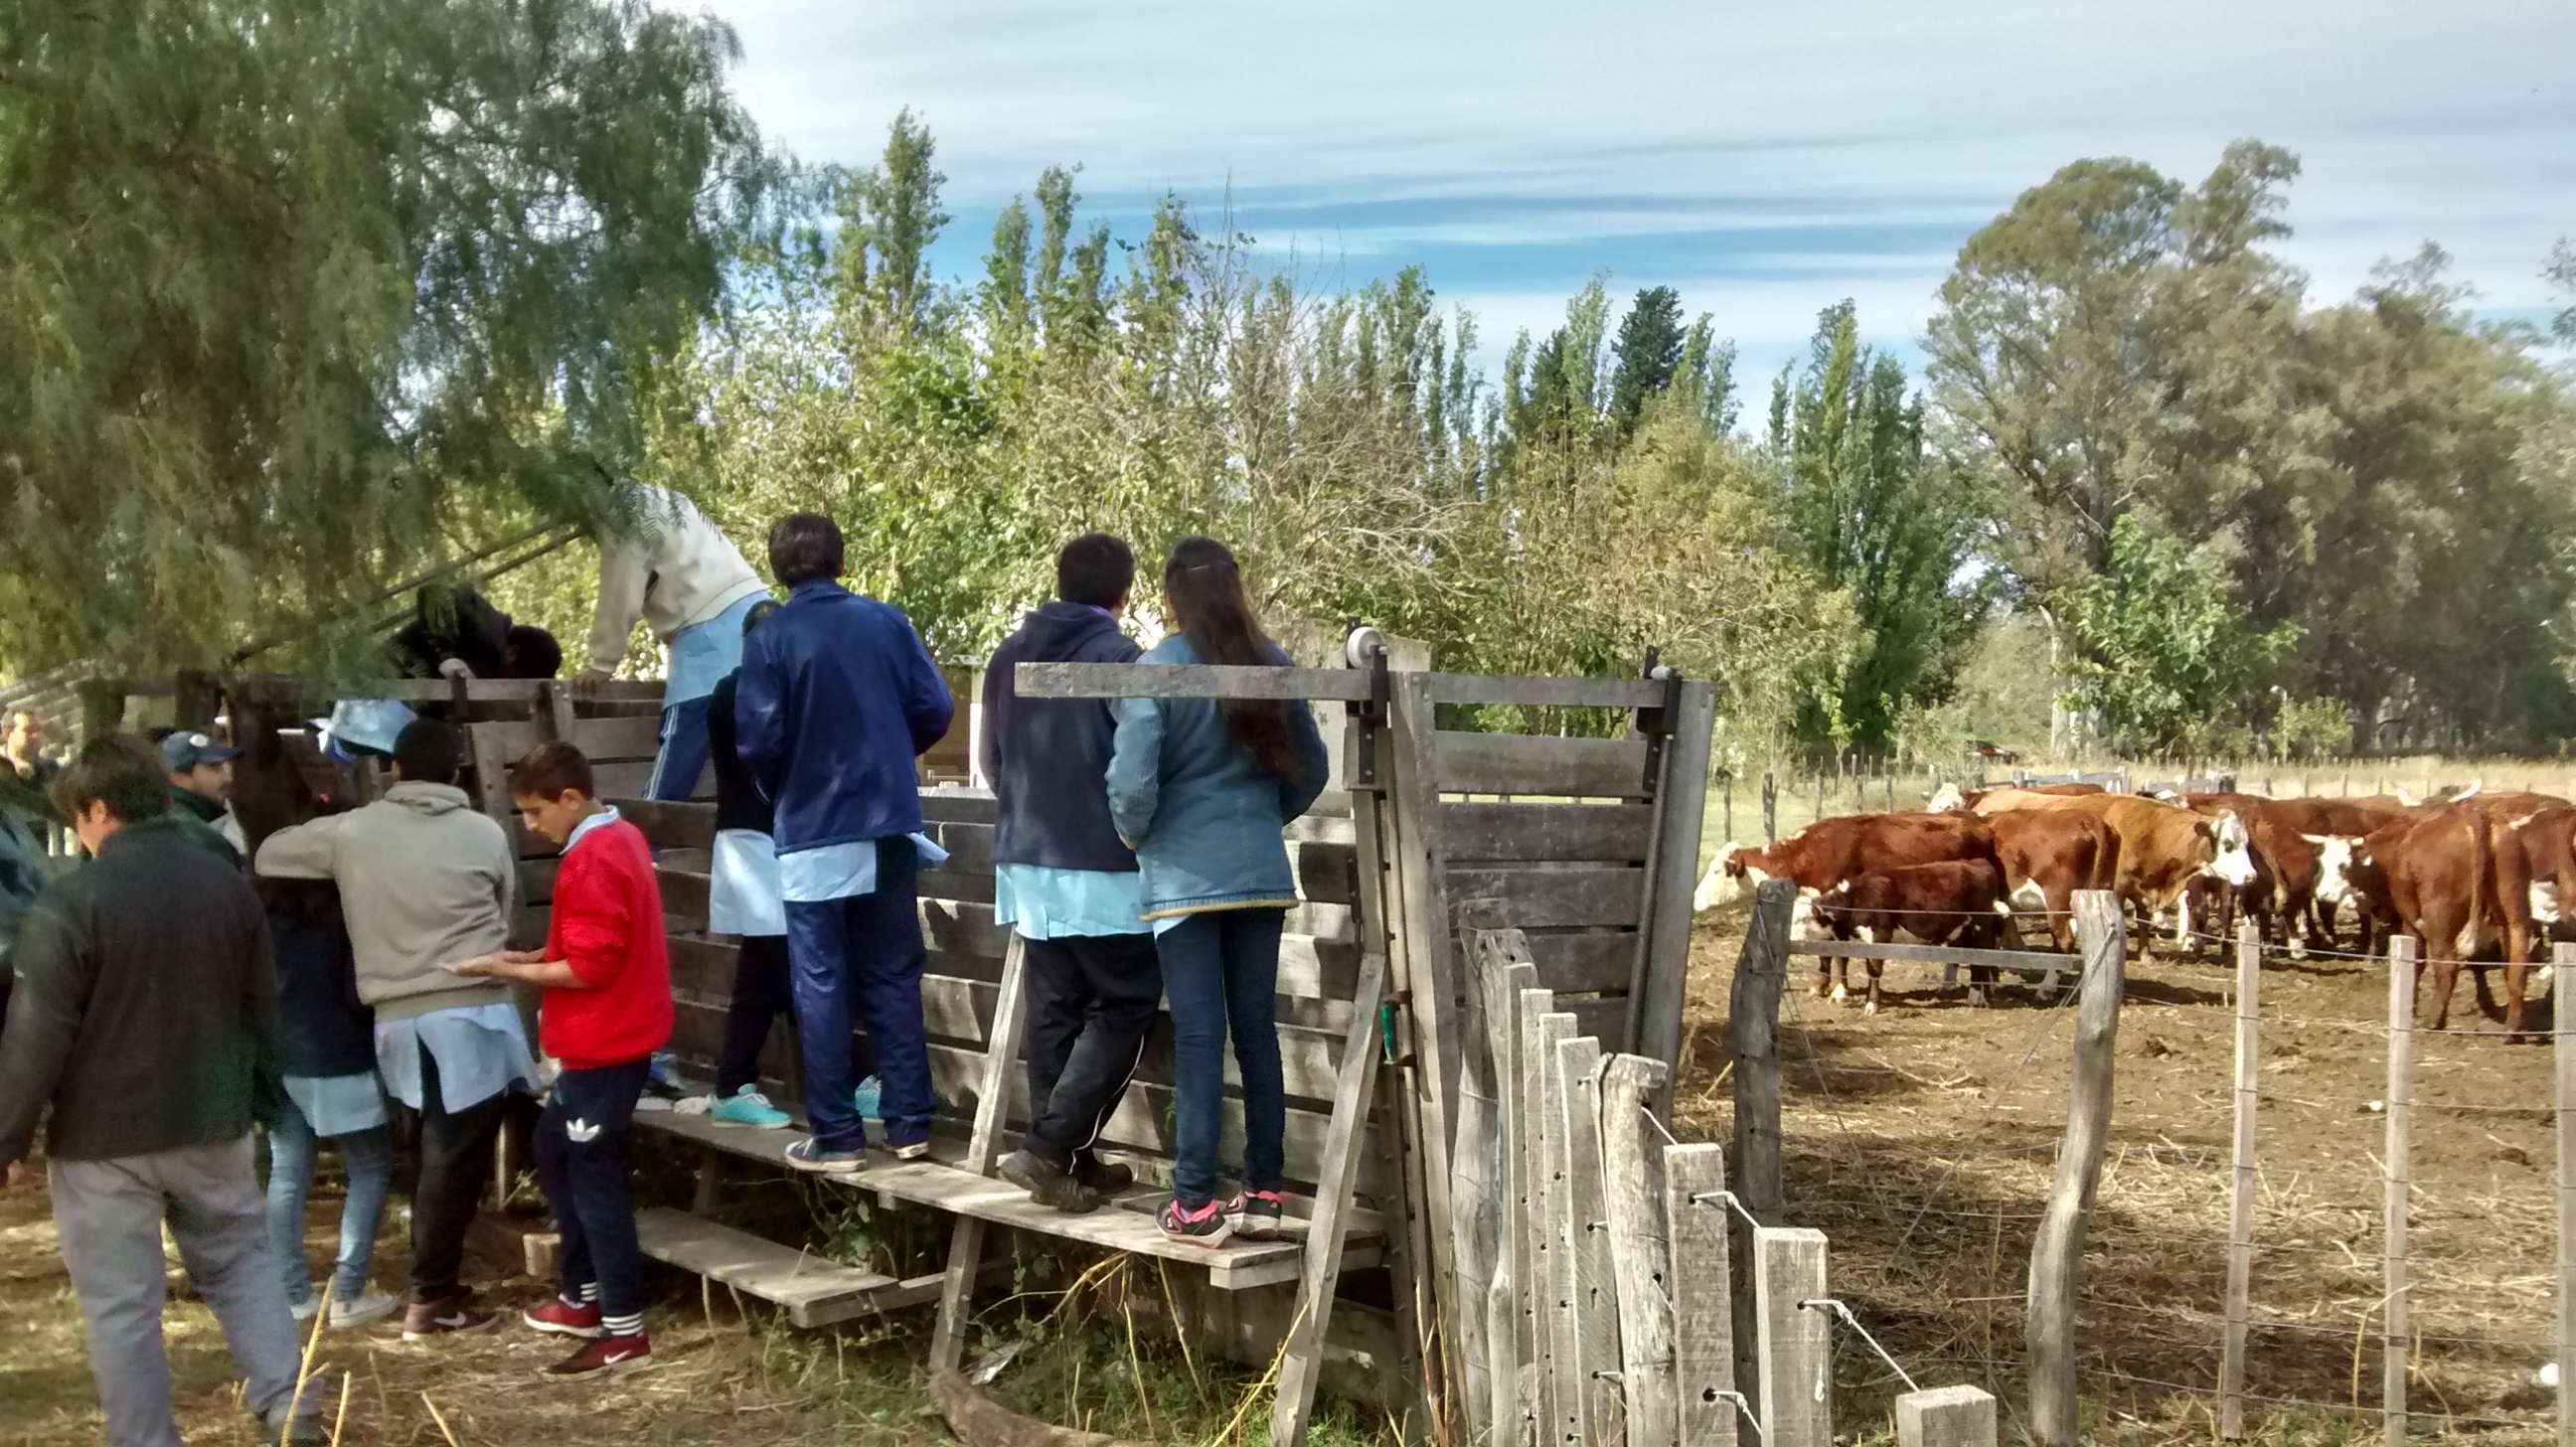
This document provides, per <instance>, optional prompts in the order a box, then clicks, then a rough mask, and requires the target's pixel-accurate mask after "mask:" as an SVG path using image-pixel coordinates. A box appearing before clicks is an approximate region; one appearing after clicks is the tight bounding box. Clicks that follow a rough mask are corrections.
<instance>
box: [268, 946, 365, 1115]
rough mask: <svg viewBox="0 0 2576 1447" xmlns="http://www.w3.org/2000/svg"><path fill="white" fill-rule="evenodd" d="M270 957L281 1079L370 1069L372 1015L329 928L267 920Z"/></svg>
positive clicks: (354, 970)
mask: <svg viewBox="0 0 2576 1447" xmlns="http://www.w3.org/2000/svg"><path fill="white" fill-rule="evenodd" d="M268 942H269V947H270V949H271V950H273V951H274V952H275V955H276V959H277V1052H278V1060H279V1064H280V1066H281V1067H282V1068H283V1069H284V1071H285V1072H286V1073H287V1074H288V1075H301V1076H310V1077H312V1078H315V1079H324V1080H327V1079H330V1078H332V1077H334V1076H341V1075H365V1074H368V1073H369V1072H371V1071H373V1070H374V1069H375V1068H376V1012H375V1011H373V1010H371V1009H369V1008H368V1007H367V1006H366V1005H365V1004H364V1003H363V1002H361V1001H360V1000H359V999H358V963H357V960H356V958H355V956H354V955H353V954H352V953H351V951H350V949H349V932H348V930H346V929H344V928H342V927H341V926H340V925H339V924H338V923H336V922H329V923H326V922H323V921H320V920H312V919H306V918H305V917H304V916H302V915H300V914H293V913H288V912H284V911H280V912H276V913H272V914H270V915H269V917H268Z"/></svg>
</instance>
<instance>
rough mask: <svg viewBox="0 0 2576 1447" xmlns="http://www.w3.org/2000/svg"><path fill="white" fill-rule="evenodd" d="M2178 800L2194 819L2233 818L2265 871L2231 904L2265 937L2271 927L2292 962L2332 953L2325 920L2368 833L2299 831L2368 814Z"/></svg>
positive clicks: (2254, 799)
mask: <svg viewBox="0 0 2576 1447" xmlns="http://www.w3.org/2000/svg"><path fill="white" fill-rule="evenodd" d="M2182 802H2183V805H2184V807H2186V808H2188V809H2190V810H2192V811H2193V812H2194V813H2198V814H2206V815H2209V816H2211V817H2212V818H2215V817H2217V816H2218V815H2220V814H2222V813H2233V814H2235V815H2236V817H2237V818H2239V819H2241V820H2243V821H2244V823H2245V829H2246V834H2247V836H2248V837H2249V839H2250V840H2251V841H2252V844H2253V847H2254V854H2255V859H2256V863H2257V864H2258V865H2260V866H2264V868H2263V869H2261V870H2260V871H2259V872H2258V875H2257V877H2256V878H2255V879H2254V880H2252V881H2251V882H2249V883H2247V884H2246V885H2245V886H2243V887H2242V888H2240V889H2238V890H2237V891H2235V893H2234V895H2233V899H2234V902H2236V903H2237V904H2240V905H2242V906H2243V907H2244V908H2245V910H2246V912H2247V913H2248V914H2250V915H2251V916H2252V917H2253V919H2254V921H2255V923H2256V924H2257V925H2258V926H2260V927H2261V929H2262V931H2263V936H2264V938H2265V939H2267V940H2268V939H2273V938H2274V937H2275V935H2276V931H2275V929H2274V925H2275V924H2276V923H2277V925H2278V926H2279V928H2278V930H2277V936H2278V939H2279V942H2280V943H2282V944H2284V945H2286V946H2288V947H2289V951H2290V957H2291V958H2292V959H2305V958H2307V954H2308V948H2309V946H2310V945H2311V944H2313V945H2315V946H2316V947H2317V948H2319V949H2325V950H2331V949H2333V948H2334V947H2335V938H2334V931H2333V928H2332V926H2331V924H2330V923H2329V918H2328V917H2330V916H2331V915H2332V913H2333V911H2334V908H2335V905H2337V904H2340V903H2341V902H2342V901H2343V900H2344V899H2346V898H2348V897H2349V896H2350V895H2351V892H2352V849H2353V845H2354V844H2355V843H2356V842H2357V841H2358V840H2359V838H2360V836H2361V835H2362V834H2367V833H2369V832H2370V831H2369V829H2368V828H2363V829H2361V830H2360V831H2359V832H2358V833H2355V834H2351V835H2340V834H2329V833H2319V832H2315V831H2312V830H2310V829H2308V828H2306V827H2304V825H2305V824H2307V823H2308V822H2311V821H2317V820H2322V819H2332V820H2334V821H2335V822H2338V823H2354V822H2357V821H2359V820H2360V819H2362V818H2365V817H2370V816H2369V815H2366V814H2364V813H2363V812H2362V811H2334V810H2315V809H2309V808H2304V807H2301V806H2304V805H2309V804H2319V803H2333V802H2337V801H2333V800H2310V799H2267V798H2264V797H2262V796H2261V795H2258V794H2185V795H2183V796H2182ZM2381 822H2383V823H2384V822H2386V821H2385V820H2384V819H2383V820H2382V821H2381ZM2320 900H2325V901H2331V902H2330V903H2326V904H2325V905H2324V906H2323V914H2322V915H2321V913H2320V908H2319V902H2320ZM2217 932H2218V933H2220V934H2225V933H2227V932H2228V930H2227V926H2226V925H2225V924H2224V923H2222V924H2221V925H2220V927H2219V929H2218V931H2217Z"/></svg>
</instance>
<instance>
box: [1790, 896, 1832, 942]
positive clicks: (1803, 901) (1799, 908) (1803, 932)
mask: <svg viewBox="0 0 2576 1447" xmlns="http://www.w3.org/2000/svg"><path fill="white" fill-rule="evenodd" d="M1833 935H1834V932H1833V931H1832V930H1830V929H1827V928H1826V927H1825V921H1824V919H1823V917H1822V916H1820V915H1818V914H1817V913H1816V896H1815V895H1814V894H1812V893H1810V892H1808V891H1806V890H1803V889H1802V890H1799V891H1798V902H1797V903H1796V904H1794V905H1792V906H1790V908H1789V938H1791V939H1793V940H1824V939H1832V938H1833Z"/></svg>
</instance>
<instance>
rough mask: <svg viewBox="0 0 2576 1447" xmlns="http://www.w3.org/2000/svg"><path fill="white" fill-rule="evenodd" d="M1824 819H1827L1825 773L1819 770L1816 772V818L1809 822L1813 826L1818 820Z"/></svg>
mask: <svg viewBox="0 0 2576 1447" xmlns="http://www.w3.org/2000/svg"><path fill="white" fill-rule="evenodd" d="M1823 817H1825V771H1824V770H1823V769H1818V770H1816V813H1815V818H1813V819H1809V820H1808V821H1807V822H1808V823H1810V824H1813V823H1814V822H1816V819H1822V818H1823Z"/></svg>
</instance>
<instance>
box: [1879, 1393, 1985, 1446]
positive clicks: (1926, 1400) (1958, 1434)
mask: <svg viewBox="0 0 2576 1447" xmlns="http://www.w3.org/2000/svg"><path fill="white" fill-rule="evenodd" d="M1896 1447H1995V1398H1994V1394H1993V1393H1991V1392H1989V1391H1987V1390H1985V1389H1984V1388H1983V1387H1934V1388H1932V1389H1931V1390H1929V1391H1922V1392H1908V1393H1906V1394H1905V1395H1904V1396H1902V1397H1899V1398H1897V1399H1896Z"/></svg>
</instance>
